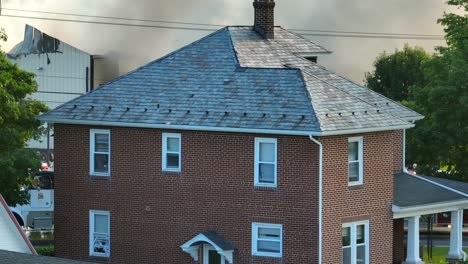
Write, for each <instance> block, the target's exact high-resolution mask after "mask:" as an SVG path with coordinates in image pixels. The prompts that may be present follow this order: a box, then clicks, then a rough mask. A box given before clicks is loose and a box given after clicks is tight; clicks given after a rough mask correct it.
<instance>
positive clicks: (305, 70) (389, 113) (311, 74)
mask: <svg viewBox="0 0 468 264" xmlns="http://www.w3.org/2000/svg"><path fill="white" fill-rule="evenodd" d="M296 57H298V58H299V59H301V60H304V61H306V62H308V63H309V64H313V65H315V66H318V67H320V68H321V69H324V70H326V71H327V72H330V73H331V74H335V75H337V76H340V77H341V78H344V79H345V80H347V81H349V82H351V83H353V84H355V85H357V86H359V87H362V88H363V89H366V90H369V91H372V90H371V89H369V88H367V87H364V86H361V85H359V84H357V83H355V82H353V81H351V80H349V79H346V78H345V77H343V76H341V75H339V74H337V73H335V72H332V71H329V70H328V69H326V68H325V67H323V66H321V65H319V64H316V63H313V62H311V61H309V60H307V59H305V58H302V57H299V56H296ZM301 71H304V72H305V73H307V74H308V75H310V76H312V77H314V78H316V79H317V80H320V81H322V82H324V83H326V84H328V85H331V86H332V87H335V88H336V89H339V90H340V91H343V92H344V93H346V94H348V95H351V96H353V97H355V98H357V99H358V100H360V101H362V102H364V103H366V104H368V105H370V106H371V107H373V108H375V109H377V110H379V108H378V107H377V106H375V105H373V104H371V103H369V102H368V101H366V100H364V99H362V98H360V97H358V96H356V95H354V94H352V93H350V92H349V91H347V90H346V89H342V88H340V87H338V86H336V85H334V84H332V83H330V82H329V81H326V80H324V79H321V78H319V77H317V76H316V75H315V74H313V73H311V72H309V71H307V69H304V70H302V69H301ZM374 93H375V92H374ZM377 94H378V93H377ZM379 95H380V94H379ZM381 96H382V97H384V98H387V97H385V96H383V95H381ZM387 99H389V98H387ZM389 100H391V99H389ZM395 103H397V102H395ZM397 104H398V103H397ZM399 105H401V104H399ZM411 111H413V112H414V110H411ZM385 114H388V115H390V116H393V117H395V118H397V119H398V120H401V121H404V122H408V121H406V120H403V119H402V118H400V117H399V116H396V115H394V114H392V113H391V112H389V111H385Z"/></svg>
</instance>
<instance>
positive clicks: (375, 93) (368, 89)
mask: <svg viewBox="0 0 468 264" xmlns="http://www.w3.org/2000/svg"><path fill="white" fill-rule="evenodd" d="M299 58H301V59H304V58H302V57H299ZM304 60H306V61H308V62H311V61H309V60H307V59H304ZM315 65H316V66H318V67H319V68H321V69H323V70H325V71H327V72H329V73H331V74H335V75H337V76H339V77H340V78H342V79H344V80H346V81H348V82H350V83H353V84H355V85H357V86H359V87H361V88H364V89H366V90H367V91H369V92H371V93H372V94H374V95H377V96H379V97H382V98H384V99H386V100H388V101H391V102H393V103H394V104H396V105H398V106H400V107H403V108H405V109H406V110H409V111H411V112H413V113H415V114H417V115H420V116H422V118H421V119H423V118H424V116H423V115H421V114H420V113H418V112H416V111H414V110H413V109H411V108H409V107H406V106H404V105H402V104H401V103H399V102H397V101H395V100H393V99H391V98H388V97H386V96H384V95H382V94H380V93H378V92H376V91H374V90H372V89H370V88H368V87H365V86H363V85H360V84H357V83H355V82H353V81H352V80H350V79H348V78H346V77H345V76H342V75H340V74H338V73H336V72H334V71H331V70H329V69H327V68H325V67H324V66H323V65H320V64H316V63H315ZM417 120H419V119H417ZM405 121H406V120H405Z"/></svg>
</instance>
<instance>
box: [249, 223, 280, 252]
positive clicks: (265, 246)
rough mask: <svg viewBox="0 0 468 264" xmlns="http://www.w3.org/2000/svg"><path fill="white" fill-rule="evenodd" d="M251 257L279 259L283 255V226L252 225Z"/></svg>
mask: <svg viewBox="0 0 468 264" xmlns="http://www.w3.org/2000/svg"><path fill="white" fill-rule="evenodd" d="M252 255H254V256H265V257H281V256H282V255H283V225H280V224H265V223H252Z"/></svg>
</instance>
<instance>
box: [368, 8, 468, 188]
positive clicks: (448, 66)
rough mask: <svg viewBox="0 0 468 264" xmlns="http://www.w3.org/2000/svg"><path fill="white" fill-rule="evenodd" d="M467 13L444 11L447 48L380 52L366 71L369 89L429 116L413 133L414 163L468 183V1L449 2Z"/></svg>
mask: <svg viewBox="0 0 468 264" xmlns="http://www.w3.org/2000/svg"><path fill="white" fill-rule="evenodd" d="M447 3H448V4H449V5H452V6H457V7H458V8H462V9H464V11H465V15H458V14H453V13H444V15H443V17H442V18H441V19H439V20H438V23H440V24H441V25H443V26H444V31H445V39H446V43H447V46H446V47H437V48H436V49H435V54H434V55H432V56H429V55H428V54H426V53H425V52H424V51H423V50H422V49H420V48H409V47H408V46H405V48H404V49H403V50H402V51H398V50H397V51H396V52H395V53H393V54H385V53H383V54H382V55H380V56H379V57H378V58H377V59H376V61H375V63H374V66H375V71H373V72H372V73H368V74H367V75H366V83H367V85H368V87H369V88H371V89H373V90H375V91H377V92H379V93H382V94H384V95H386V96H387V97H390V98H392V99H394V100H397V101H400V102H402V103H403V104H404V105H406V106H409V107H411V108H412V109H414V110H416V111H417V112H419V113H421V114H423V115H424V116H425V118H424V119H423V120H420V121H418V122H417V123H416V128H414V129H410V130H408V132H407V155H406V160H407V163H408V164H411V163H416V164H418V172H419V173H423V174H429V175H437V176H443V177H448V178H453V179H459V180H465V181H468V123H467V120H468V16H467V15H466V12H468V0H449V1H448V2H447Z"/></svg>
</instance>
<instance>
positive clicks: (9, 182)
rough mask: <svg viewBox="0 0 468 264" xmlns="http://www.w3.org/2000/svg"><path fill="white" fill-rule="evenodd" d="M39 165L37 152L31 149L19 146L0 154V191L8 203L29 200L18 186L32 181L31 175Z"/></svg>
mask: <svg viewBox="0 0 468 264" xmlns="http://www.w3.org/2000/svg"><path fill="white" fill-rule="evenodd" d="M40 165H41V161H40V157H39V155H38V153H37V152H36V151H34V150H31V149H26V148H21V149H17V150H14V151H12V152H9V153H6V154H5V155H0V168H2V169H1V170H0V193H1V194H2V196H3V197H4V198H5V200H6V201H7V203H8V204H9V205H15V204H25V203H27V202H28V201H29V194H28V193H27V192H26V191H21V190H20V187H21V186H27V185H30V184H31V183H32V177H33V176H34V173H35V172H37V171H38V169H39V167H40Z"/></svg>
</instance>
